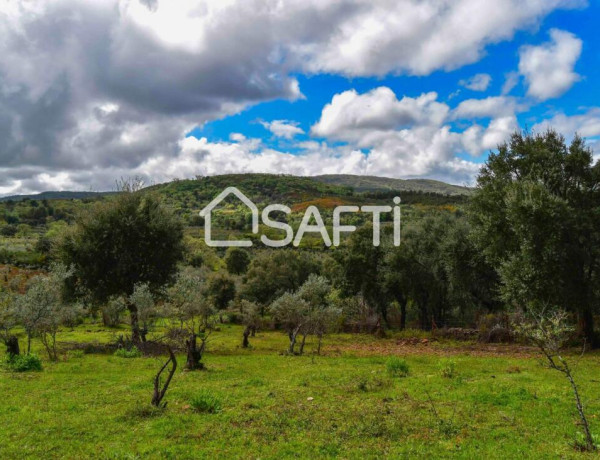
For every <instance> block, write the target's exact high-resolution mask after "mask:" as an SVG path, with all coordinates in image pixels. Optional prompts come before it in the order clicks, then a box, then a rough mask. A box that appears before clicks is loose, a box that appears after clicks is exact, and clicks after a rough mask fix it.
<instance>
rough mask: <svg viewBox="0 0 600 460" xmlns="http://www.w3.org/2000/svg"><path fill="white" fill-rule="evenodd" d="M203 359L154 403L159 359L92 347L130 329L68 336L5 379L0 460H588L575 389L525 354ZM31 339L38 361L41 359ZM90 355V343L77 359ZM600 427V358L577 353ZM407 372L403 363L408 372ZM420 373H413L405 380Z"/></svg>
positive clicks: (471, 347) (261, 353) (452, 346)
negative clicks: (33, 367)
mask: <svg viewBox="0 0 600 460" xmlns="http://www.w3.org/2000/svg"><path fill="white" fill-rule="evenodd" d="M218 329H219V330H218V331H216V332H214V333H213V335H212V336H211V339H212V340H211V342H210V343H209V348H208V352H207V353H206V355H205V357H204V358H203V360H204V363H205V365H206V370H204V371H195V372H189V371H184V370H182V369H183V363H184V362H185V359H184V356H183V355H178V361H179V368H178V369H177V372H176V375H175V377H174V379H173V381H172V383H171V387H170V389H169V391H168V393H167V395H166V398H165V401H167V402H168V405H167V407H166V408H165V409H162V410H160V409H155V408H152V407H151V405H150V398H151V392H152V379H153V377H154V375H155V373H156V372H157V370H158V368H160V366H161V365H162V362H164V360H165V359H164V358H163V357H138V358H122V357H119V356H115V355H113V354H102V353H86V350H82V349H81V348H82V347H81V346H79V347H76V346H75V344H77V343H79V344H82V343H92V342H96V343H100V344H102V343H108V342H112V341H114V340H115V338H116V336H117V335H118V334H122V333H125V332H126V329H122V330H120V329H110V328H105V327H104V326H102V325H101V324H96V323H90V322H88V323H86V324H83V325H80V326H77V327H75V328H73V329H63V330H61V332H60V333H59V337H58V341H59V345H60V349H61V353H60V359H59V361H58V362H49V361H47V360H44V362H43V366H44V368H43V370H42V371H40V372H28V373H13V372H9V371H7V370H1V371H0V394H1V395H2V398H1V399H0V419H1V424H0V440H1V441H0V458H31V457H36V458H40V457H43V458H83V457H86V458H88V457H91V458H263V459H267V458H294V457H301V458H310V457H312V458H381V457H383V456H387V457H389V458H404V457H417V458H428V457H429V458H430V457H435V458H444V457H450V456H451V457H453V458H516V457H519V458H588V457H589V458H591V457H592V456H593V455H594V454H591V453H583V452H579V451H578V450H577V449H575V448H574V445H575V444H576V441H577V439H578V434H577V426H576V422H577V414H576V412H575V408H574V405H573V401H572V393H571V389H570V388H569V386H568V383H567V382H566V380H565V379H564V378H563V377H562V376H561V375H560V374H558V373H557V372H554V371H552V370H549V369H547V368H545V367H543V366H542V365H541V364H540V363H541V361H539V359H538V356H537V354H536V351H535V350H534V349H532V348H527V347H522V346H518V345H482V344H477V343H474V342H452V341H442V340H439V341H438V340H436V339H435V338H433V337H431V336H430V334H429V333H424V332H421V331H404V332H402V333H400V332H396V333H390V334H388V336H387V337H386V338H382V339H379V338H375V337H373V336H372V335H360V334H352V335H350V334H332V335H329V336H327V337H326V338H325V342H324V348H323V350H322V354H321V355H316V353H315V348H314V346H315V341H314V340H312V341H311V340H310V339H309V342H308V343H307V349H306V350H305V354H304V355H303V356H289V355H286V354H284V353H283V352H284V351H285V349H286V342H287V338H286V337H285V335H284V334H282V333H281V332H278V331H259V332H258V333H257V335H256V337H253V338H251V340H250V342H251V348H250V349H242V348H241V346H240V345H241V344H240V342H241V335H242V327H241V326H237V325H229V324H225V325H221V326H220V327H219V328H218ZM38 346H39V342H38V341H34V352H36V353H37V354H38V355H39V356H41V357H42V358H44V355H43V350H42V349H41V348H38ZM73 348H79V349H73ZM571 358H572V361H573V362H578V364H577V366H576V370H575V373H576V377H577V379H578V382H579V383H580V387H581V388H580V389H581V392H582V394H583V397H584V402H585V403H586V409H587V412H588V414H589V418H590V421H591V424H592V429H593V430H596V431H595V432H596V433H597V432H598V431H597V430H598V426H599V425H598V423H599V422H598V419H597V414H599V413H600V401H599V400H598V393H597V388H598V380H597V376H598V371H599V370H600V355H599V354H597V353H588V354H585V355H584V356H583V357H582V358H581V359H580V360H579V357H578V356H575V355H573V356H572V357H571ZM398 363H400V364H398ZM406 367H408V373H407V374H406V375H405V371H406V370H407V369H406Z"/></svg>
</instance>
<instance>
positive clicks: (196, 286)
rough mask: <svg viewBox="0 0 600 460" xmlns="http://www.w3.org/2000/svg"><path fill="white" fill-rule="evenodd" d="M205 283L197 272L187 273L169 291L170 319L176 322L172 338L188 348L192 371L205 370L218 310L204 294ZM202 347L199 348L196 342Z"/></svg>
mask: <svg viewBox="0 0 600 460" xmlns="http://www.w3.org/2000/svg"><path fill="white" fill-rule="evenodd" d="M204 290H205V286H204V280H203V278H202V277H201V275H200V274H199V272H198V271H197V270H184V271H182V272H180V273H179V274H178V275H177V278H176V281H175V283H174V284H173V285H172V286H171V287H170V288H169V289H168V291H167V305H166V308H167V316H169V317H170V318H172V319H173V320H175V321H176V324H175V325H174V326H173V327H172V328H171V331H170V335H171V337H172V338H174V339H175V340H176V341H178V342H182V344H184V345H185V348H186V353H187V360H186V366H185V367H186V368H187V369H189V370H195V369H202V368H203V367H204V366H203V364H202V362H201V360H202V355H203V353H204V351H205V348H206V343H207V340H208V336H209V335H210V332H211V326H212V325H211V323H210V318H211V316H212V315H214V313H215V310H214V308H213V306H212V303H211V302H209V300H208V299H207V298H206V295H205V293H204ZM198 338H200V340H201V345H200V347H198V345H197V339H198Z"/></svg>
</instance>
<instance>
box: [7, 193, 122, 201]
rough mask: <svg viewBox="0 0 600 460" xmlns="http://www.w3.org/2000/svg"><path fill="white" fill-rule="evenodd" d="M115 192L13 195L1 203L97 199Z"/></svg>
mask: <svg viewBox="0 0 600 460" xmlns="http://www.w3.org/2000/svg"><path fill="white" fill-rule="evenodd" d="M110 193H113V192H68V191H63V192H42V193H36V194H33V195H12V196H5V197H0V201H23V200H81V199H83V198H96V197H98V196H101V195H107V194H110Z"/></svg>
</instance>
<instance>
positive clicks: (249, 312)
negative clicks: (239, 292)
mask: <svg viewBox="0 0 600 460" xmlns="http://www.w3.org/2000/svg"><path fill="white" fill-rule="evenodd" d="M260 312H261V308H260V305H258V304H256V303H254V302H250V301H248V300H245V299H244V300H242V301H240V313H241V314H242V324H244V326H245V328H244V334H243V337H244V339H243V341H242V347H243V348H248V347H249V346H250V342H249V340H248V337H250V335H252V337H254V335H255V334H256V330H257V329H258V328H259V327H260V325H261V323H262V318H261V315H260Z"/></svg>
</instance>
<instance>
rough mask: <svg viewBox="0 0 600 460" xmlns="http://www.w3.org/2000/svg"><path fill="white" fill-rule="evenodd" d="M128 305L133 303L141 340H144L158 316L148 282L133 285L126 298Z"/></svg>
mask: <svg viewBox="0 0 600 460" xmlns="http://www.w3.org/2000/svg"><path fill="white" fill-rule="evenodd" d="M127 303H128V304H129V305H133V306H134V307H135V309H136V311H137V320H138V327H139V333H140V339H141V341H142V342H145V341H146V338H147V336H148V333H149V332H150V328H151V327H152V325H153V324H154V322H155V321H156V319H157V317H158V311H157V309H156V303H155V300H154V294H153V293H152V291H151V290H150V286H149V285H148V283H138V284H136V285H135V286H134V287H133V292H132V293H131V295H130V296H129V298H128V299H127Z"/></svg>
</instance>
